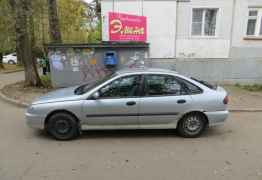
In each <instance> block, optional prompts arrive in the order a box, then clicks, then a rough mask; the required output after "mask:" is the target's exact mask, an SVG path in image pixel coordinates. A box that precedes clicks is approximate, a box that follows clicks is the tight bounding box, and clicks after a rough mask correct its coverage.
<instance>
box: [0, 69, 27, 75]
mask: <svg viewBox="0 0 262 180" xmlns="http://www.w3.org/2000/svg"><path fill="white" fill-rule="evenodd" d="M21 71H24V69H17V70H9V71H3V72H1V73H2V74H10V73H15V72H21Z"/></svg>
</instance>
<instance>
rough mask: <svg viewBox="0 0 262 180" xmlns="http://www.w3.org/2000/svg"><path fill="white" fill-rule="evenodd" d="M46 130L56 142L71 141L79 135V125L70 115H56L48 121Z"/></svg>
mask: <svg viewBox="0 0 262 180" xmlns="http://www.w3.org/2000/svg"><path fill="white" fill-rule="evenodd" d="M46 130H47V132H48V133H49V134H50V135H51V136H52V137H54V138H55V139H57V140H71V139H74V138H76V137H77V136H78V135H79V124H78V121H77V119H76V118H75V117H74V116H72V115H71V114H68V113H56V114H54V115H52V116H51V117H50V118H49V119H48V122H47V124H46Z"/></svg>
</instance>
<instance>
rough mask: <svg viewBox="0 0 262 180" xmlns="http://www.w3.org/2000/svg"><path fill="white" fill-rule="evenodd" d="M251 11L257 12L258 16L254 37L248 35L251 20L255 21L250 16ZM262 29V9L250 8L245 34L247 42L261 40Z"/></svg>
mask: <svg viewBox="0 0 262 180" xmlns="http://www.w3.org/2000/svg"><path fill="white" fill-rule="evenodd" d="M250 11H257V16H256V25H255V32H254V35H248V34H247V30H248V22H249V20H250V19H255V17H253V18H252V16H249V13H250ZM261 28H262V8H259V7H249V8H248V11H247V21H246V32H245V36H246V37H245V38H244V39H246V40H253V39H259V38H262V34H260V29H261Z"/></svg>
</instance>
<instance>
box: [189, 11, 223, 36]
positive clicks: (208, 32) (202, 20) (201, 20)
mask: <svg viewBox="0 0 262 180" xmlns="http://www.w3.org/2000/svg"><path fill="white" fill-rule="evenodd" d="M217 12H218V9H199V8H198V9H193V17H192V32H191V34H192V36H215V35H216V22H217Z"/></svg>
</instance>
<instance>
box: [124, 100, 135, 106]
mask: <svg viewBox="0 0 262 180" xmlns="http://www.w3.org/2000/svg"><path fill="white" fill-rule="evenodd" d="M126 105H127V106H134V105H136V102H135V101H129V102H127V103H126Z"/></svg>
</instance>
